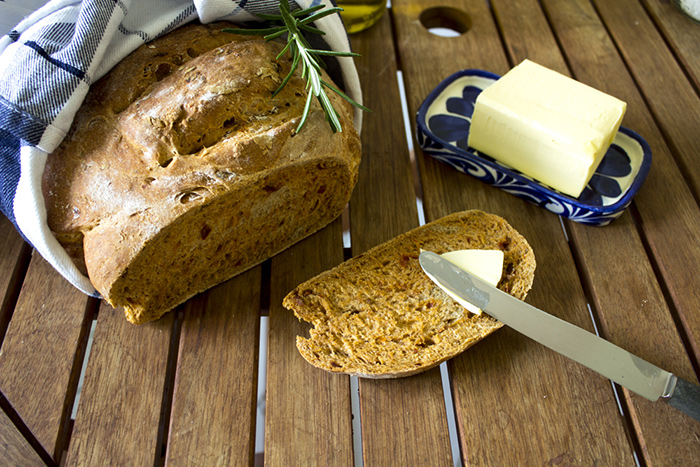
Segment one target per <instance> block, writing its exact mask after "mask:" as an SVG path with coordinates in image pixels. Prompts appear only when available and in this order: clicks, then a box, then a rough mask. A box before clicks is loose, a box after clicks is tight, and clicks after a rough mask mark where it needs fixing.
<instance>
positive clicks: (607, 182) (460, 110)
mask: <svg viewBox="0 0 700 467" xmlns="http://www.w3.org/2000/svg"><path fill="white" fill-rule="evenodd" d="M499 78H500V77H499V76H498V75H496V74H494V73H490V72H487V71H483V70H462V71H459V72H457V73H455V74H453V75H451V76H450V77H448V78H447V79H445V80H444V81H443V82H442V83H440V84H439V85H438V86H437V87H436V88H435V89H434V90H433V91H432V92H431V93H430V94H429V95H428V97H427V98H426V99H425V101H424V102H423V104H422V105H421V107H420V109H419V110H418V115H417V139H418V145H419V146H420V147H421V149H422V150H423V152H425V153H426V154H428V155H430V156H432V157H434V158H435V159H437V160H439V161H441V162H444V163H446V164H448V165H450V166H452V167H453V168H455V169H457V170H458V171H460V172H463V173H465V174H468V175H471V176H473V177H475V178H477V179H479V180H481V181H483V182H485V183H488V184H490V185H493V186H495V187H497V188H500V189H502V190H504V191H506V192H508V193H510V194H512V195H515V196H517V197H519V198H522V199H524V200H526V201H529V202H531V203H533V204H535V205H537V206H540V207H543V208H545V209H547V210H549V211H551V212H553V213H555V214H558V215H560V216H562V217H565V218H567V219H571V220H573V221H576V222H580V223H583V224H588V225H598V226H603V225H606V224H608V223H610V222H611V221H612V220H613V219H615V218H617V217H619V216H620V215H621V214H622V213H623V212H624V210H625V209H626V208H627V206H629V204H630V203H631V202H632V198H633V197H634V195H635V194H636V193H637V191H638V190H639V187H640V186H641V185H642V183H643V182H644V180H645V178H646V176H647V174H648V172H649V169H650V167H651V149H650V148H649V145H648V144H647V142H646V141H645V140H644V139H643V138H642V137H641V136H639V135H638V134H637V133H635V132H634V131H632V130H629V129H627V128H624V127H620V129H619V131H618V132H617V135H616V136H615V139H614V141H613V143H612V145H611V146H610V148H609V149H608V152H607V153H606V154H605V156H604V157H603V160H602V162H601V163H600V166H599V167H598V169H597V170H596V172H595V174H594V175H593V178H591V181H590V182H589V183H588V185H587V186H586V188H585V189H584V190H583V192H582V193H581V195H580V196H579V197H578V198H572V197H571V196H568V195H565V194H563V193H561V192H559V191H556V190H554V189H552V188H550V187H548V186H546V185H543V184H541V183H539V182H537V181H535V180H533V179H532V178H530V177H528V176H526V175H524V174H522V173H521V172H519V171H517V170H514V169H512V168H510V167H507V166H505V165H503V164H501V163H499V162H497V161H495V160H494V159H493V158H491V157H489V156H488V155H486V154H483V153H480V152H478V151H476V150H474V149H473V148H471V147H469V146H468V145H467V140H468V138H469V128H470V123H471V115H472V112H473V111H474V104H475V102H476V98H477V96H478V95H479V93H480V92H481V91H482V90H483V89H485V88H486V87H488V86H490V85H491V84H493V83H494V82H495V81H496V80H497V79H499Z"/></svg>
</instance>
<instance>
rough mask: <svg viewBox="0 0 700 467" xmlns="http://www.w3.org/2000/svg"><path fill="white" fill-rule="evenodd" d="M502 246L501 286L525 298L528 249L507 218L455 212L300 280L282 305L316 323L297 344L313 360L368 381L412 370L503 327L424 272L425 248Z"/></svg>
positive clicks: (531, 263)
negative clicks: (422, 254) (455, 297)
mask: <svg viewBox="0 0 700 467" xmlns="http://www.w3.org/2000/svg"><path fill="white" fill-rule="evenodd" d="M421 249H423V250H430V251H434V252H435V253H438V254H442V253H445V252H448V251H454V250H464V249H485V250H486V249H499V250H502V251H503V252H504V256H505V258H504V263H503V275H502V277H501V281H500V282H499V284H498V287H499V288H500V289H501V290H503V291H505V292H508V293H510V294H511V295H513V296H515V297H517V298H519V299H524V298H525V296H526V294H527V292H528V291H529V290H530V288H531V286H532V281H533V278H534V270H535V257H534V253H533V251H532V249H531V248H530V246H529V244H528V243H527V241H526V240H525V238H524V237H523V236H522V235H520V234H519V233H518V232H517V231H516V230H515V229H513V228H512V227H511V226H510V225H509V224H508V223H507V222H506V221H505V220H503V219H502V218H500V217H498V216H495V215H491V214H487V213H484V212H481V211H464V212H459V213H455V214H451V215H449V216H446V217H444V218H442V219H439V220H437V221H434V222H432V223H429V224H426V225H424V226H422V227H418V228H416V229H414V230H411V231H410V232H408V233H405V234H403V235H400V236H398V237H396V238H394V239H392V240H390V241H388V242H386V243H384V244H381V245H379V246H377V247H375V248H373V249H371V250H369V251H367V252H366V253H364V254H361V255H359V256H357V257H355V258H353V259H350V260H348V261H346V262H344V263H342V264H341V265H339V266H337V267H336V268H334V269H331V270H329V271H326V272H324V273H322V274H320V275H318V276H316V277H315V278H313V279H310V280H309V281H306V282H304V283H303V284H300V285H299V286H298V287H297V288H295V289H294V290H293V291H292V292H290V293H289V295H287V297H285V299H284V302H283V304H284V306H285V307H286V308H288V309H290V310H293V311H294V313H295V315H296V316H297V317H298V318H299V319H301V320H304V321H307V322H309V323H311V324H312V325H313V328H312V329H310V332H309V337H303V336H298V337H297V348H298V349H299V352H300V353H301V355H302V356H303V357H304V358H305V359H306V360H307V361H308V362H309V363H311V364H312V365H314V366H317V367H319V368H322V369H324V370H327V371H330V372H336V373H347V374H353V375H357V376H362V377H367V378H391V377H400V376H408V375H412V374H415V373H419V372H422V371H425V370H427V369H429V368H432V367H434V366H436V365H438V364H440V363H441V362H443V361H445V360H447V359H449V358H451V357H454V356H455V355H457V354H459V353H461V352H462V351H464V350H465V349H467V348H469V347H470V346H472V345H474V344H475V343H476V342H478V341H480V340H481V339H483V338H484V337H486V336H488V335H489V334H491V333H492V332H494V331H495V330H497V329H498V328H500V327H501V326H502V324H501V323H500V322H498V321H497V320H495V319H493V318H491V317H490V316H488V315H486V314H483V315H481V316H477V315H474V314H471V313H469V312H468V311H467V310H466V309H465V308H463V307H462V306H460V305H459V304H458V303H457V302H455V301H454V300H453V299H452V298H450V297H449V296H448V295H447V294H446V293H445V292H443V291H442V290H441V289H440V288H439V287H438V286H437V285H435V284H434V283H433V282H432V281H431V280H430V279H429V278H428V276H427V275H426V274H425V273H424V272H423V270H422V269H421V267H420V264H419V262H418V255H419V254H420V250H421Z"/></svg>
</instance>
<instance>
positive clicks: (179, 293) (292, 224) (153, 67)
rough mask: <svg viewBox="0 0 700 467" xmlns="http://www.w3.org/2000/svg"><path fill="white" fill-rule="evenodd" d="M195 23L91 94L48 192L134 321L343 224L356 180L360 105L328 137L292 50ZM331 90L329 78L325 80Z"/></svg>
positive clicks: (344, 110)
mask: <svg viewBox="0 0 700 467" xmlns="http://www.w3.org/2000/svg"><path fill="white" fill-rule="evenodd" d="M226 27H232V25H230V24H227V23H214V24H210V25H201V24H191V25H187V26H184V27H182V28H180V29H178V30H175V31H173V32H171V33H170V34H168V35H166V36H164V37H162V38H160V39H157V40H155V41H153V42H151V43H149V44H146V45H144V46H142V47H140V48H139V49H137V50H136V51H134V52H133V53H132V54H130V55H129V56H128V57H126V58H125V59H124V60H123V61H122V62H120V63H119V64H118V65H117V66H116V67H115V68H114V69H113V70H112V71H110V73H109V74H108V75H106V76H105V77H104V78H102V79H101V80H99V81H98V82H97V83H95V84H94V85H93V86H92V88H91V89H90V92H89V93H88V95H87V97H86V99H85V102H84V103H83V106H82V107H81V109H80V110H79V112H78V113H77V115H76V118H75V120H74V124H73V127H72V129H71V131H70V133H69V135H68V136H67V137H66V139H65V140H64V142H63V143H62V144H61V146H60V147H59V148H58V149H57V150H56V151H55V152H54V153H53V154H51V155H50V156H49V158H48V161H47V166H46V170H45V172H44V179H43V189H44V196H45V199H46V205H47V211H48V223H49V227H50V228H51V230H52V231H53V232H54V233H55V235H56V237H57V238H58V239H59V241H60V242H61V243H62V244H63V245H64V247H65V248H66V250H67V251H68V252H69V253H70V254H71V255H72V257H73V259H74V261H75V262H76V264H77V265H78V267H79V268H80V269H81V270H83V271H84V272H85V273H87V274H88V275H89V277H90V279H91V281H92V282H93V284H94V286H95V287H96V289H97V290H98V291H99V292H100V293H101V294H102V295H103V297H104V298H105V299H106V300H107V301H108V302H109V303H110V304H111V305H112V306H114V307H119V306H121V307H124V311H125V313H126V317H127V319H128V320H129V321H131V322H133V323H143V322H146V321H150V320H152V319H157V318H158V317H160V316H161V315H162V314H164V313H165V312H167V311H169V310H171V309H172V308H173V307H175V306H177V305H178V304H180V303H182V302H184V301H185V300H187V299H188V298H190V297H192V296H193V295H195V294H197V293H199V292H202V291H204V290H206V289H208V288H210V287H212V286H214V285H216V284H218V283H220V282H222V281H224V280H226V279H228V278H230V277H233V276H235V275H237V274H239V273H240V272H243V271H244V270H246V269H249V268H251V267H253V266H255V265H256V264H259V263H260V262H262V261H264V260H265V259H267V258H269V257H270V256H272V255H274V254H276V253H277V252H279V251H281V250H283V249H285V248H286V247H288V246H290V245H291V244H293V243H295V242H297V241H299V240H301V239H302V238H304V237H305V236H307V235H309V234H311V233H313V232H314V231H316V230H318V229H320V228H322V227H323V226H325V225H326V224H328V223H329V222H330V221H331V220H333V219H335V218H336V217H337V216H339V215H340V213H341V212H342V210H343V208H344V206H345V205H346V204H347V202H348V200H349V198H350V194H351V192H352V189H353V187H354V185H355V182H356V180H357V169H358V165H359V162H360V153H361V149H360V140H359V135H358V134H357V132H356V131H355V129H354V127H353V123H352V107H351V106H350V105H349V104H348V103H347V102H346V101H344V100H342V99H341V98H339V97H338V96H336V95H335V94H334V93H329V97H330V98H331V100H332V102H333V105H334V107H335V108H336V109H337V110H338V112H339V114H340V115H339V116H340V121H341V124H342V127H343V131H342V133H335V134H334V133H332V131H331V129H330V127H329V125H328V123H327V122H326V120H325V115H324V113H323V110H322V109H321V108H320V105H318V103H317V102H316V100H315V99H314V102H313V105H312V108H311V111H310V114H309V117H308V119H307V122H306V125H305V127H304V129H303V130H302V131H301V132H300V133H299V134H295V129H296V127H297V125H298V123H299V119H300V116H301V115H302V111H303V107H304V103H305V100H306V95H307V93H306V89H305V84H306V81H305V80H304V79H303V78H302V77H301V75H300V72H299V71H297V73H296V74H295V75H294V77H293V78H292V79H291V81H290V82H289V83H288V84H287V86H285V88H284V89H283V90H282V91H281V92H280V93H279V94H278V95H276V96H275V97H274V98H273V97H272V93H273V92H274V91H275V90H276V89H277V88H278V87H279V84H280V83H281V82H282V79H283V78H284V76H286V74H287V73H288V71H289V68H290V64H291V60H290V59H289V57H288V56H287V55H285V56H283V57H282V58H280V59H279V60H278V59H277V58H276V56H277V55H278V54H279V52H280V51H281V50H282V47H283V45H282V44H280V43H277V42H269V43H268V42H265V41H264V40H263V39H262V38H258V37H251V36H241V35H235V34H230V33H225V32H222V29H224V28H226ZM325 79H327V80H330V78H329V77H328V76H326V77H325Z"/></svg>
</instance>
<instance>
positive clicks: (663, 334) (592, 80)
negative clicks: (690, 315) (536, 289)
mask: <svg viewBox="0 0 700 467" xmlns="http://www.w3.org/2000/svg"><path fill="white" fill-rule="evenodd" d="M545 5H546V8H547V11H548V14H549V15H550V16H551V17H552V19H553V21H554V24H555V25H556V26H555V29H556V31H557V32H558V33H560V41H561V43H562V45H563V47H564V50H565V53H566V54H567V57H568V59H569V61H570V63H572V64H574V65H573V69H574V73H575V74H576V77H577V78H578V79H580V80H582V81H584V82H586V83H587V84H590V85H592V86H594V87H596V88H598V89H601V90H603V91H606V92H610V93H614V92H624V95H623V96H620V95H617V94H615V95H617V97H620V98H622V99H623V100H626V101H627V102H628V106H629V110H628V115H627V116H626V117H625V122H623V124H624V125H625V126H628V127H629V126H630V125H635V126H631V127H632V128H636V125H637V124H638V125H639V126H640V127H642V126H643V127H644V128H650V129H651V128H653V123H652V122H651V120H652V118H651V116H650V114H649V113H648V112H649V111H648V110H647V109H646V108H645V105H644V102H643V100H642V99H641V97H640V96H639V95H637V94H635V93H634V82H633V80H632V78H631V77H629V76H628V75H627V72H626V69H625V65H624V63H623V61H622V59H621V58H620V57H619V56H618V55H617V54H616V50H615V46H614V44H613V41H612V40H611V39H610V38H609V37H608V36H607V35H606V34H605V27H604V25H603V24H602V23H601V22H600V20H599V19H598V17H597V15H596V12H595V10H594V8H593V7H592V6H591V5H589V4H587V3H586V2H579V3H578V5H577V4H575V2H561V1H559V2H556V1H547V2H545ZM640 46H641V47H643V46H644V45H643V43H641V44H640ZM593 51H596V52H595V53H594V52H593ZM592 63H595V64H596V67H592V66H591V64H592ZM583 64H586V65H585V66H583ZM638 66H640V67H641V65H638ZM659 72H660V73H665V71H664V70H662V69H659V68H658V67H657V66H653V65H652V64H651V63H647V64H646V65H645V68H644V69H641V68H638V69H637V74H654V73H659ZM611 81H615V82H617V83H620V82H622V83H623V84H626V85H627V86H625V87H624V89H623V88H622V87H620V86H619V85H618V86H616V87H615V88H612V87H611V85H610V84H609V83H610V82H611ZM640 131H641V130H640ZM642 134H643V135H645V138H647V140H648V141H649V142H650V144H653V147H654V148H660V149H661V150H658V151H655V152H654V157H655V161H654V169H653V171H654V174H653V176H650V179H652V180H654V179H657V178H658V177H664V176H669V177H673V176H676V175H675V174H674V172H673V171H670V170H668V167H663V168H661V169H659V165H663V166H668V165H670V166H673V161H670V160H666V161H664V159H663V157H664V156H667V155H668V151H663V149H665V148H664V142H663V141H662V140H661V139H660V138H659V137H658V133H656V132H654V131H650V132H649V133H648V134H647V133H642ZM664 169H666V170H664ZM652 177H653V178H652ZM657 183H659V184H663V185H674V183H673V182H672V178H669V179H666V180H665V181H663V180H658V181H657ZM644 189H645V190H646V187H645V188H644ZM659 196H663V195H662V194H661V193H658V192H657V193H654V194H653V195H652V196H651V197H650V198H653V199H654V200H656V199H657V197H659ZM686 196H688V195H686ZM647 199H649V198H645V197H643V196H640V197H638V200H637V201H636V202H635V205H636V206H637V207H638V209H639V210H640V212H641V213H642V215H646V214H647V213H648V212H649V211H650V210H660V211H654V212H655V215H656V216H657V217H659V216H665V215H666V214H665V213H666V212H667V211H668V210H672V211H675V210H676V209H677V206H676V205H675V204H672V203H668V202H664V203H659V202H656V203H655V204H653V205H649V204H648V203H647V202H646V201H647ZM684 204H686V205H688V206H692V204H693V200H692V198H690V199H687V200H686V201H685V203H684ZM680 217H683V216H680V215H679V218H680ZM569 225H570V228H571V235H572V239H573V244H574V245H575V248H576V250H577V253H578V257H579V259H580V261H581V267H582V269H583V270H584V271H585V276H586V277H587V280H588V284H589V288H590V293H591V296H592V298H593V303H594V307H595V309H596V310H597V311H598V314H599V317H600V320H601V323H602V329H603V333H604V335H605V337H606V338H608V339H609V340H611V341H612V342H614V343H616V344H618V345H620V346H621V347H623V348H625V349H627V350H629V351H631V352H633V353H634V354H636V355H638V356H640V357H642V358H644V359H646V360H648V361H650V362H652V363H654V364H656V365H659V366H661V367H663V368H665V369H668V370H669V371H673V372H675V373H676V374H679V375H681V376H682V377H684V378H687V379H689V380H691V381H697V378H696V377H695V375H694V372H693V368H692V365H691V363H690V360H689V359H688V356H687V354H686V351H685V347H684V345H683V342H682V339H681V337H680V335H679V333H678V330H677V329H676V326H675V322H674V319H673V316H672V314H671V311H670V310H669V307H668V305H667V304H666V301H665V299H664V297H663V293H662V290H661V287H660V285H659V283H658V282H657V281H658V279H657V278H656V277H655V272H654V270H653V267H652V262H655V261H656V259H653V258H652V259H651V260H650V259H649V258H648V257H647V252H646V250H645V246H644V244H643V241H642V239H641V238H640V235H639V233H638V232H637V228H636V226H635V225H634V223H633V222H632V219H631V217H630V216H629V215H628V214H625V215H623V216H622V218H621V219H618V220H617V221H615V222H613V223H612V224H611V225H610V226H607V227H605V228H602V229H590V228H586V227H585V226H581V225H578V224H575V223H570V224H569ZM649 225H650V223H648V222H644V226H649ZM669 227H670V228H678V229H681V228H683V223H680V224H679V225H676V226H675V227H673V226H669ZM688 227H689V225H688ZM675 236H679V237H683V236H685V234H684V233H682V231H680V230H679V233H677V234H675ZM651 240H652V241H653V240H654V239H653V238H651ZM656 240H657V241H658V240H660V238H659V239H656ZM688 247H689V248H692V247H690V245H688ZM675 248H678V245H677V244H675V245H670V244H669V242H668V241H662V242H661V243H659V244H658V245H656V249H658V250H661V251H664V250H665V251H666V254H669V253H670V254H673V252H671V251H670V250H672V249H675ZM689 267H690V268H691V270H692V269H695V267H694V265H691V266H689ZM630 271H634V272H633V273H630ZM698 272H700V271H697V270H695V272H694V273H695V274H697V273H698ZM691 274H693V272H691ZM685 300H690V303H692V305H690V306H692V307H693V308H695V309H697V306H698V303H697V302H694V301H692V297H686V298H685ZM624 394H625V398H626V400H627V402H628V404H629V409H630V412H631V413H630V415H631V417H632V421H633V422H634V425H635V427H636V428H637V430H638V437H639V442H640V445H641V447H642V453H641V454H642V456H643V457H644V458H645V459H646V460H647V461H648V462H652V463H655V462H662V463H665V462H671V463H674V464H682V463H686V462H688V461H689V460H690V459H694V458H697V457H698V456H700V444H699V443H698V438H697V433H698V432H699V430H700V424H698V423H697V422H695V421H694V420H692V419H690V418H689V417H686V416H684V415H683V414H680V413H679V412H677V411H676V410H674V409H672V408H671V407H668V406H666V405H665V404H653V403H650V402H649V401H647V400H646V399H644V398H642V397H639V396H637V395H634V394H632V393H630V392H629V391H626V390H625V391H624ZM671 427H672V428H671Z"/></svg>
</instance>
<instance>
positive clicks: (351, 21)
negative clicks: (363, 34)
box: [337, 0, 386, 34]
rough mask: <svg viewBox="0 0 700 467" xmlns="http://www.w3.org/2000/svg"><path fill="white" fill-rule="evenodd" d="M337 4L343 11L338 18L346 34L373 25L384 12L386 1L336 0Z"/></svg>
mask: <svg viewBox="0 0 700 467" xmlns="http://www.w3.org/2000/svg"><path fill="white" fill-rule="evenodd" d="M337 3H338V6H339V7H341V8H342V9H343V11H341V12H340V16H341V17H342V18H343V23H345V29H347V31H348V34H353V33H356V32H360V31H362V30H364V29H367V28H369V27H370V26H372V25H374V24H375V23H376V22H377V21H379V18H381V17H382V14H384V10H386V0H337Z"/></svg>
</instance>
